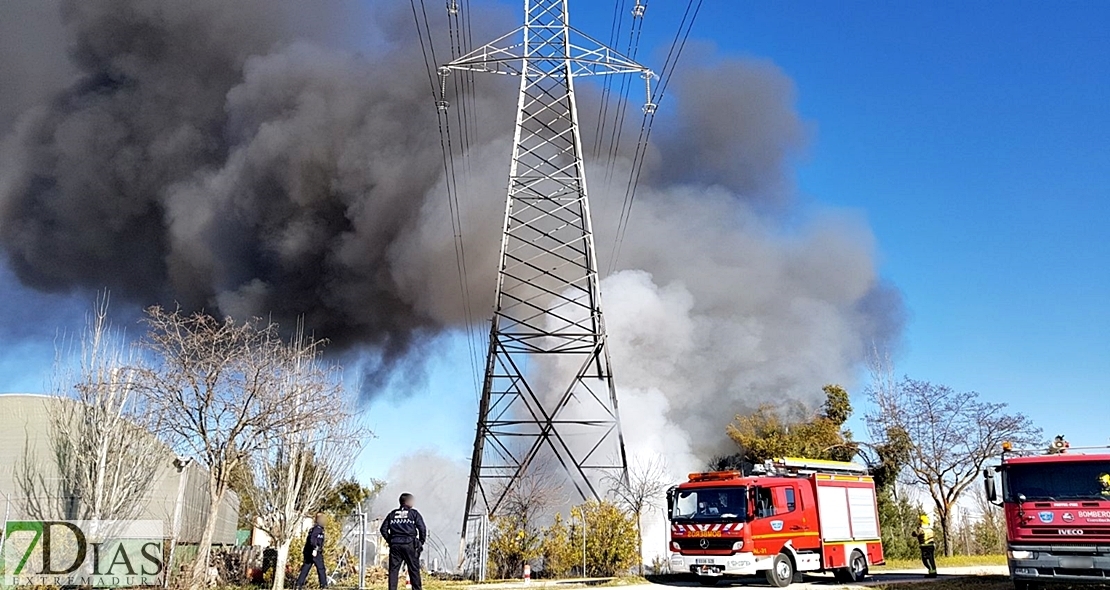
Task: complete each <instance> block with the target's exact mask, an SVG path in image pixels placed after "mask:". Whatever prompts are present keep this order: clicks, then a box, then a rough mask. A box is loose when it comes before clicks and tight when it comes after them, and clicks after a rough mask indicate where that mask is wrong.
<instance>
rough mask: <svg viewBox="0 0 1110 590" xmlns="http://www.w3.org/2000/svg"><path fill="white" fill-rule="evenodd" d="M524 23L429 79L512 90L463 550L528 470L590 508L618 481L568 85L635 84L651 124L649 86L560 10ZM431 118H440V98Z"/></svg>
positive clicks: (623, 464)
mask: <svg viewBox="0 0 1110 590" xmlns="http://www.w3.org/2000/svg"><path fill="white" fill-rule="evenodd" d="M637 4H639V3H637ZM633 14H634V16H635V17H637V18H638V17H641V16H642V15H643V11H642V10H641V11H640V12H639V13H636V12H635V11H634V13H633ZM524 16H525V23H524V26H523V27H521V28H519V29H517V30H516V31H513V32H512V33H509V34H507V35H505V36H503V37H501V38H499V39H497V40H496V41H493V42H492V43H490V44H488V45H485V46H483V47H479V48H477V49H475V50H473V51H471V52H470V53H468V54H466V55H464V56H462V57H460V58H459V59H456V60H454V61H452V62H450V63H448V64H446V65H445V66H443V67H441V68H440V70H439V73H440V76H441V90H442V89H445V88H446V79H447V76H449V75H450V74H451V72H452V71H477V72H487V73H494V74H503V75H512V76H519V77H520V95H519V100H518V104H517V114H516V133H515V141H514V145H513V155H512V165H511V168H510V172H509V193H508V199H507V201H506V206H505V220H504V228H503V232H502V238H501V263H500V269H499V272H498V278H497V293H496V303H495V308H494V314H493V322H492V327H491V329H490V339H489V352H488V356H487V359H486V369H485V371H486V372H485V379H484V384H483V387H482V397H481V401H480V404H479V415H478V428H477V432H476V434H475V438H474V454H473V458H472V462H471V467H470V484H469V486H468V489H467V499H466V517H465V519H464V522H463V538H464V541H465V538H466V528H467V523H468V522H469V521H470V520H471V519H472V518H479V517H483V516H489V515H496V514H497V512H498V509H499V508H500V507H501V506H502V504H503V502H504V501H505V499H506V497H507V496H508V495H509V494H510V493H511V492H512V490H513V489H514V487H515V486H517V485H518V484H520V483H521V480H522V478H524V477H526V476H527V474H528V473H529V470H530V469H535V468H537V467H539V466H541V465H543V466H545V467H546V465H547V464H548V463H550V464H551V465H556V464H557V465H560V466H561V467H562V468H563V469H564V470H565V471H566V473H567V475H568V476H569V480H570V482H571V484H572V486H573V489H574V490H576V491H577V492H578V494H579V495H580V496H581V497H582V499H586V500H589V499H600V498H601V496H602V495H603V494H604V493H605V489H604V488H602V487H601V486H603V485H605V482H606V481H611V480H612V478H617V479H621V480H627V461H626V458H625V451H624V437H623V434H622V432H621V426H620V418H619V414H618V411H617V395H616V389H615V388H614V385H613V372H612V367H611V365H610V360H609V349H608V345H607V342H606V335H605V323H604V321H603V318H602V313H601V303H600V294H599V287H598V268H597V267H598V265H597V255H596V253H595V248H594V237H593V229H592V227H591V221H590V206H589V199H588V198H587V193H586V178H585V170H584V166H583V159H582V138H581V134H580V132H579V126H578V112H577V108H576V105H575V97H574V79H575V78H576V77H579V76H588V75H612V74H639V75H641V76H642V77H643V79H644V84H645V92H646V96H647V100H646V103H645V105H644V109H645V111H646V112H652V111H654V109H655V105H654V104H653V103H652V101H651V79H652V73H651V71H650V70H648V69H647V68H645V67H644V66H641V65H640V64H638V63H636V62H634V61H632V60H631V59H629V58H627V57H625V56H623V55H621V54H620V53H618V52H616V51H614V50H613V49H610V48H608V47H606V46H605V45H603V44H602V43H600V42H598V41H596V40H594V39H592V38H590V37H589V36H587V35H585V34H583V33H581V32H579V31H578V30H576V29H574V28H573V27H571V26H570V23H569V19H568V16H567V0H525V1H524ZM438 105H439V108H441V109H446V108H448V104H447V102H446V100H445V98H444V97H442V96H441V98H440V101H439V103H438Z"/></svg>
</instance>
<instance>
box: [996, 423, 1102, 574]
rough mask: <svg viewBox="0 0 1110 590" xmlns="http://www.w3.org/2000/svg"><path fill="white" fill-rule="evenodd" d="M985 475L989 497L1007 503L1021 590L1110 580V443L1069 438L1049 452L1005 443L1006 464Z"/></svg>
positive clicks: (1012, 560) (1010, 555) (1010, 550)
mask: <svg viewBox="0 0 1110 590" xmlns="http://www.w3.org/2000/svg"><path fill="white" fill-rule="evenodd" d="M995 471H997V472H1000V473H1001V477H1002V494H1001V501H999V500H998V491H997V488H996V486H995V483H994V472H995ZM983 475H984V477H985V478H986V479H985V484H986V492H987V499H989V500H990V501H992V502H995V503H996V504H1000V505H1002V506H1003V507H1004V512H1005V515H1006V557H1007V562H1008V563H1009V565H1010V576H1011V577H1012V578H1013V580H1014V586H1016V587H1017V588H1018V590H1027V589H1030V588H1036V587H1039V586H1041V585H1042V584H1044V583H1046V582H1062V583H1067V584H1083V583H1089V584H1106V583H1108V582H1110V448H1100V449H1073V448H1069V445H1068V444H1067V442H1066V441H1064V438H1063V437H1057V438H1056V442H1054V443H1053V444H1052V445H1051V446H1050V447H1049V449H1048V452H1047V453H1045V452H1043V451H1039V452H1032V453H1030V452H1022V451H1015V450H1014V449H1013V448H1012V447H1011V446H1010V445H1008V444H1003V445H1002V461H1001V464H1000V465H998V466H997V467H994V468H993V469H991V468H988V469H986V470H985V471H984V474H983Z"/></svg>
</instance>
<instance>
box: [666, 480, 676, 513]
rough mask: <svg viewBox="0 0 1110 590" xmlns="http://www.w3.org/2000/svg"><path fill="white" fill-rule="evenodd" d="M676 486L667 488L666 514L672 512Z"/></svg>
mask: <svg viewBox="0 0 1110 590" xmlns="http://www.w3.org/2000/svg"><path fill="white" fill-rule="evenodd" d="M676 489H677V488H673V487H672V488H668V489H667V515H668V516H669V515H671V514H674V493H675V490H676Z"/></svg>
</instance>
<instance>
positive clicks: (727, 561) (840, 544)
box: [667, 459, 883, 588]
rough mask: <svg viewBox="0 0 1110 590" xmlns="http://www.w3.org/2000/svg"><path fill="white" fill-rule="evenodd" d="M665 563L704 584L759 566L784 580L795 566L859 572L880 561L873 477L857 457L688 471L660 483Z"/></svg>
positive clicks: (841, 575)
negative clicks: (666, 520)
mask: <svg viewBox="0 0 1110 590" xmlns="http://www.w3.org/2000/svg"><path fill="white" fill-rule="evenodd" d="M667 508H668V511H669V513H670V520H671V569H672V571H675V572H690V573H693V574H696V575H697V576H698V580H699V581H701V582H702V583H703V584H706V585H713V584H716V583H717V580H718V579H720V578H721V577H722V576H752V575H757V574H759V573H760V572H763V573H765V575H766V576H767V581H768V582H770V584H771V585H772V586H775V587H778V588H782V587H784V586H788V585H789V584H790V583H791V582H793V581H795V576H800V573H801V572H828V571H831V572H834V573H835V574H836V578H837V580H839V581H842V582H851V581H859V580H861V579H863V578H864V577H865V576H866V575H867V571H868V568H869V567H870V566H871V565H878V564H882V563H883V545H882V541H881V540H880V538H879V518H878V511H877V508H876V501H875V484H874V482H873V481H872V480H871V478H870V477H869V476H868V475H867V469H866V468H864V467H863V466H861V465H857V464H855V463H843V462H839V461H817V460H809V459H778V460H775V461H771V462H768V463H767V464H766V465H761V466H757V469H754V470H753V472H752V474H751V475H749V476H744V475H743V474H741V473H740V472H738V471H714V472H709V473H692V474H690V477H689V481H687V482H685V483H682V484H679V485H677V486H675V487H673V488H671V489H670V490H668V492H667Z"/></svg>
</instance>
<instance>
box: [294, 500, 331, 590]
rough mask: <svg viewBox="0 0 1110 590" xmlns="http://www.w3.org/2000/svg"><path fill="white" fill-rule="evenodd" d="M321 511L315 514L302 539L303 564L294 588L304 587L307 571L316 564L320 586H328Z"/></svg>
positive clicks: (323, 517)
mask: <svg viewBox="0 0 1110 590" xmlns="http://www.w3.org/2000/svg"><path fill="white" fill-rule="evenodd" d="M325 518H326V517H325V516H324V514H323V513H320V514H317V515H316V522H315V524H313V525H312V528H311V529H309V530H308V537H306V538H305V540H304V565H302V566H301V575H299V576H297V583H296V585H295V587H296V588H304V583H305V580H307V579H308V571H309V570H311V569H312V566H314V565H315V566H316V574H317V575H318V576H319V577H320V587H321V588H327V587H328V574H327V572H326V571H325V570H324V519H325Z"/></svg>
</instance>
